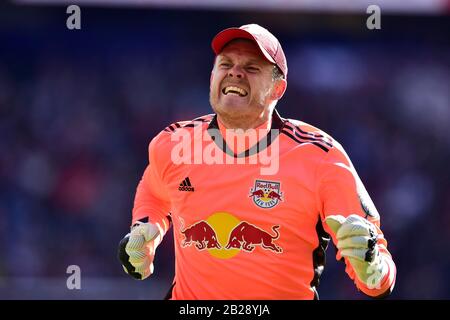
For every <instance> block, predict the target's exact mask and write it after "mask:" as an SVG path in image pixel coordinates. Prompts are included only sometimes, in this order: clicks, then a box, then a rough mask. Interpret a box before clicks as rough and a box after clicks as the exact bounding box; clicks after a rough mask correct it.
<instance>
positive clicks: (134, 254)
mask: <svg viewBox="0 0 450 320" xmlns="http://www.w3.org/2000/svg"><path fill="white" fill-rule="evenodd" d="M127 253H128V255H129V256H130V259H133V260H141V259H144V258H146V257H147V256H149V252H148V250H129V251H128V252H127Z"/></svg>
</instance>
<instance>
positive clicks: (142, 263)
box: [130, 258, 151, 272]
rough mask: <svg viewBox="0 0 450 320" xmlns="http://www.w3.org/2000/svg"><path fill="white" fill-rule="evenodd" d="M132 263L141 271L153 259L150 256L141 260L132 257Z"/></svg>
mask: <svg viewBox="0 0 450 320" xmlns="http://www.w3.org/2000/svg"><path fill="white" fill-rule="evenodd" d="M130 263H131V265H132V266H133V267H134V269H135V270H136V271H137V272H141V271H143V270H145V269H147V268H148V267H149V266H150V263H151V261H150V259H148V258H145V259H139V260H137V259H132V258H130Z"/></svg>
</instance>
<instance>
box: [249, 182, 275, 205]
mask: <svg viewBox="0 0 450 320" xmlns="http://www.w3.org/2000/svg"><path fill="white" fill-rule="evenodd" d="M280 185H281V183H280V182H275V181H266V180H256V181H255V186H254V187H253V188H251V189H250V195H249V197H252V198H253V202H254V203H255V204H256V205H257V206H258V207H260V208H263V209H270V208H273V207H275V206H276V205H277V204H278V202H279V201H283V198H282V197H283V194H282V192H281V190H280Z"/></svg>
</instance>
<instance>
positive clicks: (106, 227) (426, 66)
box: [0, 4, 450, 299]
mask: <svg viewBox="0 0 450 320" xmlns="http://www.w3.org/2000/svg"><path fill="white" fill-rule="evenodd" d="M81 9H82V10H81V12H82V19H81V26H82V29H81V30H76V31H70V30H68V29H67V28H66V18H67V17H68V15H67V14H66V6H62V5H52V6H49V5H47V6H36V5H16V6H11V5H5V4H3V5H0V299H162V298H163V297H164V296H165V294H166V292H167V290H168V289H169V287H170V284H171V280H172V277H173V272H174V268H173V263H174V258H173V240H172V238H171V234H168V235H167V236H166V238H165V240H164V242H163V244H162V245H161V246H160V247H159V249H158V252H157V256H156V264H155V274H154V275H153V276H152V277H151V278H150V279H148V280H146V281H142V282H139V281H135V280H133V279H131V278H129V277H128V276H127V275H125V273H124V272H123V270H122V268H121V266H120V264H119V262H118V260H117V258H116V250H117V245H118V242H119V241H120V239H121V238H122V237H123V236H124V235H125V234H126V233H127V232H128V229H129V224H130V218H131V208H132V204H133V198H134V192H135V188H136V185H137V183H138V181H139V179H140V176H141V174H142V172H143V170H144V168H145V166H146V163H147V146H148V143H149V141H150V140H151V138H152V137H153V136H154V135H156V134H157V133H158V132H159V131H160V130H162V129H163V128H164V127H165V126H167V125H168V124H170V123H172V122H174V121H178V120H189V119H192V118H194V117H197V116H199V115H203V114H206V113H210V112H211V109H210V106H209V102H208V90H209V76H210V70H211V67H212V63H213V53H212V51H211V49H210V41H211V39H212V37H213V36H214V35H215V34H216V33H217V32H218V31H220V30H222V29H223V28H226V27H230V26H239V25H242V24H246V23H253V22H254V23H259V24H261V25H263V26H265V27H267V28H268V29H269V30H271V31H272V32H273V33H274V34H275V35H276V36H277V37H278V38H279V40H280V41H281V43H282V45H283V48H284V51H285V53H286V56H287V60H288V66H289V79H288V90H287V92H286V95H285V96H284V98H283V99H282V100H281V101H280V102H279V104H278V110H279V112H280V113H281V115H282V116H284V117H290V118H295V119H300V120H303V121H306V122H308V123H311V124H313V125H315V126H317V127H319V128H321V129H323V130H324V131H326V132H328V133H329V134H331V135H332V136H333V137H334V138H336V139H337V140H338V141H340V142H341V143H342V144H343V146H344V147H345V148H346V150H347V152H348V153H349V155H350V157H351V159H352V161H353V163H354V165H355V167H356V169H357V171H358V172H359V175H360V176H361V178H362V180H363V182H364V183H365V185H366V188H367V189H368V191H369V194H370V195H371V197H372V199H373V200H374V202H375V205H376V206H377V208H378V211H379V212H380V214H381V219H382V220H381V223H382V229H383V231H384V233H385V235H386V237H387V239H388V241H389V249H390V251H391V253H392V254H393V256H394V260H395V262H396V264H397V268H398V275H397V284H396V287H395V290H394V293H393V294H392V295H391V297H390V299H449V298H450V275H449V273H448V271H449V270H450V246H449V243H450V183H449V180H450V175H449V161H450V138H449V136H450V103H449V100H450V93H449V88H450V86H449V83H450V81H449V80H450V41H449V37H448V30H450V28H449V27H450V19H449V14H448V12H449V11H448V9H447V11H443V12H439V13H431V14H430V13H429V12H427V13H420V12H414V13H408V14H404V13H398V12H390V13H389V11H388V12H387V13H383V7H382V8H381V9H382V20H381V26H382V29H381V30H368V29H367V28H366V19H367V17H368V15H367V14H366V13H365V11H359V12H358V11H349V12H345V11H344V12H342V11H325V10H324V11H321V10H314V11H310V10H301V9H290V10H278V11H273V10H269V9H268V10H261V11H255V10H251V9H248V8H247V9H245V8H244V9H240V10H232V9H224V8H222V9H221V10H218V9H214V8H208V7H206V8H205V7H202V8H192V7H190V8H179V7H178V8H177V7H171V8H170V9H168V8H162V7H152V6H149V7H145V8H139V7H134V6H133V7H117V6H115V7H99V6H85V7H83V6H81ZM327 258H328V259H327V266H326V269H325V272H324V274H323V276H322V278H321V285H320V287H319V294H320V297H321V299H365V297H364V296H363V294H362V293H358V292H357V290H356V289H355V286H354V285H353V283H352V281H351V280H350V279H349V278H348V277H347V275H346V274H345V272H344V265H343V264H342V263H338V262H336V261H335V251H334V248H331V247H330V248H329V249H328V252H327ZM73 264H75V265H79V266H80V268H81V271H82V281H81V286H82V289H81V290H68V289H67V287H66V279H67V276H68V274H66V269H67V267H68V266H69V265H73Z"/></svg>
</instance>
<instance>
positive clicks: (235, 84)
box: [209, 39, 274, 117]
mask: <svg viewBox="0 0 450 320" xmlns="http://www.w3.org/2000/svg"><path fill="white" fill-rule="evenodd" d="M273 68H274V66H273V64H271V63H270V62H268V61H267V60H266V59H265V58H264V56H263V55H262V53H261V51H260V50H259V48H258V47H257V45H256V44H255V43H254V42H252V41H250V40H246V39H237V40H233V41H231V42H230V43H229V44H227V45H226V46H225V48H224V49H223V50H222V52H221V53H220V54H218V55H217V57H216V60H215V63H214V68H213V70H212V73H211V83H210V95H209V97H210V103H211V106H212V107H213V109H214V111H215V112H216V113H217V114H219V115H226V116H232V117H236V116H238V117H245V116H252V117H257V116H258V115H260V114H261V113H263V112H264V111H265V110H266V109H268V108H269V105H270V103H271V101H273V94H272V91H273V87H274V81H273V78H272V73H273Z"/></svg>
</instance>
